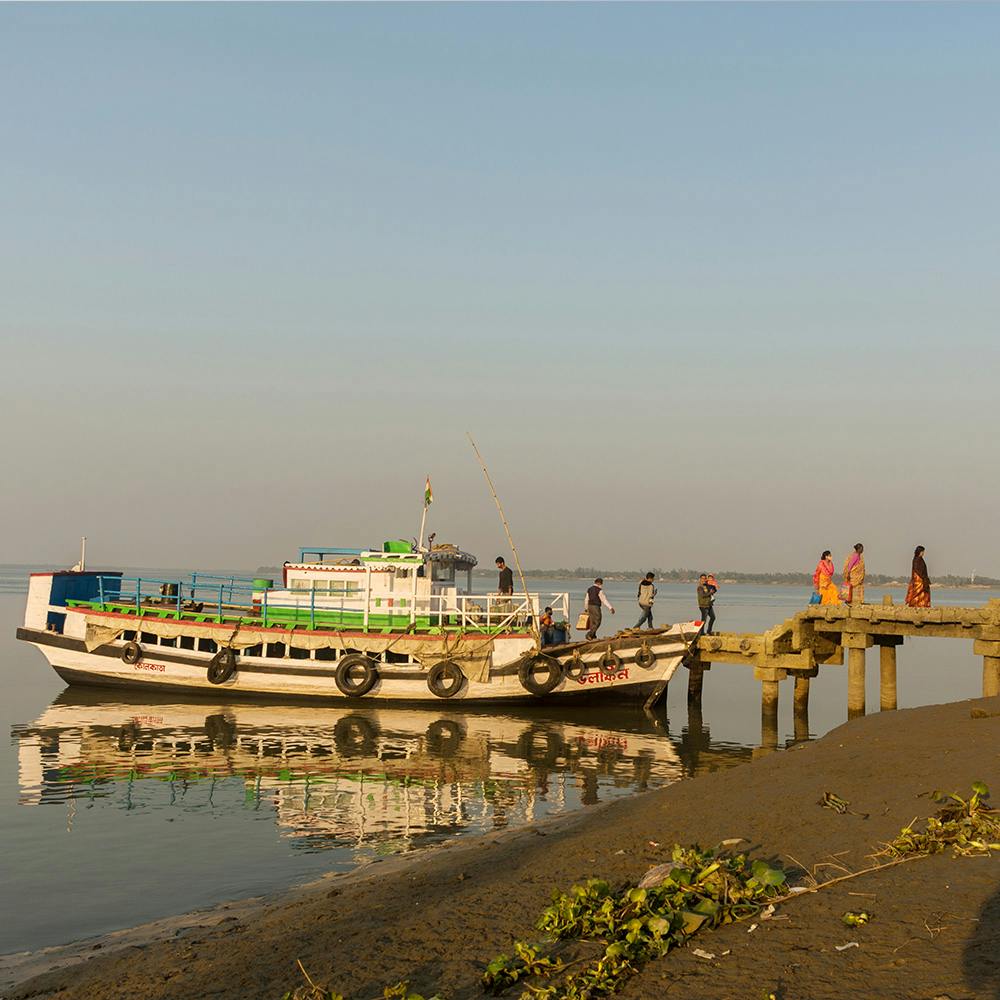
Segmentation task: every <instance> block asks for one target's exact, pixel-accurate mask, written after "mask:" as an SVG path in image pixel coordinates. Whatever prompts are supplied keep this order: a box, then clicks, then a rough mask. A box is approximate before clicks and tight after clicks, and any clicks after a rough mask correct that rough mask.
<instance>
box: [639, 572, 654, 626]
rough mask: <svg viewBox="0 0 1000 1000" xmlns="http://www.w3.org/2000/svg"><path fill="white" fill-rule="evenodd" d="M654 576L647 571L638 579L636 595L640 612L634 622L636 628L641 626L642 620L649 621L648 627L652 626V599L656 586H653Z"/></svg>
mask: <svg viewBox="0 0 1000 1000" xmlns="http://www.w3.org/2000/svg"><path fill="white" fill-rule="evenodd" d="M655 579H656V576H655V575H654V574H653V573H647V574H646V575H645V576H644V577H643V578H642V579H641V580H640V581H639V593H638V594H637V595H636V597H637V599H638V601H639V610H640V611H641V612H642V614H641V615H639V620H638V621H637V622H636V623H635V627H636V628H642V623H643V622H649V627H650V628H653V627H654V626H653V601H654V600H655V599H656V587H654V586H653V581H654V580H655Z"/></svg>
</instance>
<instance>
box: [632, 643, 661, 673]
mask: <svg viewBox="0 0 1000 1000" xmlns="http://www.w3.org/2000/svg"><path fill="white" fill-rule="evenodd" d="M654 663H656V653H654V652H653V651H652V650H651V649H650V648H649V645H648V644H647V643H645V642H644V643H643V644H642V645H641V646H640V647H639V648H638V649H637V650H636V651H635V665H636V666H637V667H642V668H643V669H644V670H648V669H649V668H650V667H651V666H653V664H654Z"/></svg>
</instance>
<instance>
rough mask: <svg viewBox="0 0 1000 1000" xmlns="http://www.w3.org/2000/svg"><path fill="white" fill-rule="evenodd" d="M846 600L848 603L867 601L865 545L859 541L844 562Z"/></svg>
mask: <svg viewBox="0 0 1000 1000" xmlns="http://www.w3.org/2000/svg"><path fill="white" fill-rule="evenodd" d="M844 591H845V594H844V600H845V601H847V603H848V604H864V603H865V547H864V546H863V545H862V544H861V542H858V543H857V544H856V545H855V546H854V551H853V552H852V553H851V554H850V555H849V556H848V557H847V561H846V562H845V563H844Z"/></svg>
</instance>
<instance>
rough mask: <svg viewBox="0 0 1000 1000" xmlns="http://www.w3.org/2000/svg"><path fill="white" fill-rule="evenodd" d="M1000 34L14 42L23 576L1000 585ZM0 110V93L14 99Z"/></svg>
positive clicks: (198, 31)
mask: <svg viewBox="0 0 1000 1000" xmlns="http://www.w3.org/2000/svg"><path fill="white" fill-rule="evenodd" d="M998 40H1000V7H997V6H995V5H984V6H979V5H961V4H959V5H946V4H940V5H939V4H915V5H910V4H889V5H881V4H880V5H753V4H745V5H744V4H732V5H731V4H705V5H695V4H690V5H687V4H678V5H592V6H576V5H537V6H531V5H511V6H501V5H443V6H435V5H412V6H410V5H392V4H390V5H369V6H364V5H360V6H355V5H305V6H298V5H291V6H282V5H267V4H261V5H174V6H171V5H60V4H52V5H4V6H0V82H2V84H3V87H4V91H5V92H6V93H7V94H8V95H11V98H10V99H9V100H8V102H7V106H6V108H5V110H4V112H3V120H4V134H5V152H4V157H3V158H2V159H0V204H2V207H3V214H4V221H5V225H4V227H3V231H2V232H0V263H2V268H0V289H2V301H3V303H4V308H3V311H2V313H0V335H2V336H3V338H4V343H5V351H4V361H5V363H4V365H3V367H2V369H0V373H2V374H0V418H2V421H3V427H4V434H3V437H2V438H0V441H2V449H3V451H2V454H3V457H4V459H5V466H6V470H7V477H6V481H5V484H4V490H3V491H2V495H0V561H3V562H9V563H27V564H41V563H59V564H66V565H69V564H72V563H73V562H75V560H76V558H77V551H78V545H79V537H80V535H83V534H86V535H87V536H88V538H89V549H88V556H89V560H90V561H91V562H92V563H93V564H95V565H130V566H136V565H150V566H155V565H163V566H167V565H202V566H215V567H219V566H233V567H248V568H252V567H253V566H254V565H274V564H280V563H281V562H282V561H283V560H284V559H286V558H289V557H290V556H292V555H293V554H294V553H295V552H296V551H297V549H298V547H299V546H300V545H344V546H354V545H358V546H361V545H369V544H378V543H380V542H381V541H382V540H383V539H386V538H391V537H405V538H410V537H412V536H414V535H415V534H416V532H417V529H418V526H419V523H420V512H421V502H422V497H423V486H424V478H425V476H426V475H427V474H430V476H431V480H432V484H433V487H434V495H435V503H434V504H433V506H432V507H431V509H430V514H429V518H428V525H427V530H428V531H435V532H437V539H438V541H452V542H454V543H456V544H458V545H460V546H461V547H462V548H465V549H468V550H470V551H472V552H474V553H476V554H477V555H478V557H479V559H480V562H481V563H483V564H488V563H489V562H491V561H492V559H493V557H494V556H495V555H496V554H498V553H503V554H505V555H506V554H508V549H507V546H506V543H505V540H504V535H503V531H502V529H501V526H500V523H499V520H498V518H497V515H496V511H495V508H494V507H493V503H492V500H491V498H490V496H489V494H488V492H487V490H486V487H485V484H484V482H483V477H482V474H481V472H480V470H479V468H478V466H477V465H476V462H475V459H474V456H473V455H472V453H471V450H470V448H469V446H468V443H467V441H466V440H465V432H466V431H467V430H469V431H471V432H472V433H473V435H474V436H475V438H476V440H477V442H478V444H479V446H480V448H481V449H482V451H483V454H484V457H485V458H486V460H487V462H488V463H489V467H490V471H491V473H492V474H493V477H494V479H495V481H496V485H497V489H498V491H499V493H500V496H501V498H502V500H503V502H504V505H505V509H506V513H507V515H508V518H509V520H510V524H511V529H512V531H513V535H514V538H515V541H516V543H517V545H518V549H519V552H520V555H521V561H522V564H523V565H524V566H525V567H539V566H550V567H557V566H560V565H568V566H577V565H595V566H605V567H615V566H619V567H636V566H662V567H668V566H691V567H697V566H709V567H723V568H724V569H726V570H730V571H747V572H750V571H760V572H765V571H771V570H774V571H792V570H796V569H798V570H804V571H811V570H812V567H813V566H814V565H815V562H816V559H817V557H818V555H819V553H820V551H822V550H823V549H824V548H829V549H832V550H833V552H834V557H835V561H836V562H837V564H838V566H839V565H840V564H841V563H842V561H843V558H844V555H845V553H846V552H847V550H848V549H849V548H850V546H851V545H852V544H853V543H854V542H855V541H858V540H861V541H863V542H864V543H865V547H866V559H867V563H868V567H869V569H870V570H871V571H872V572H876V573H878V572H886V573H902V572H904V571H905V570H906V568H907V567H908V566H909V560H910V558H911V556H912V553H913V548H914V546H915V545H917V544H921V545H925V546H926V547H927V561H928V565H929V567H930V571H931V575H932V576H933V575H934V574H935V573H936V572H937V573H941V574H944V573H955V574H963V575H964V574H969V573H971V572H972V571H973V570H975V571H976V572H977V573H980V574H982V575H988V576H1000V551H998V544H997V543H998V537H997V530H996V528H995V526H994V525H995V510H996V506H997V501H996V498H997V494H998V490H1000V468H998V466H997V462H996V460H995V459H996V454H997V446H996V443H995V440H994V436H995V428H996V420H995V417H996V403H995V400H996V397H997V390H996V386H995V378H996V376H995V373H996V371H997V370H998V362H1000V340H998V337H997V330H996V326H997V319H996V318H997V316H998V314H1000V285H998V282H997V280H996V274H997V272H998V270H1000V268H998V263H1000V253H998V251H1000V199H998V198H997V187H998V182H997V178H998V177H1000V134H998V132H997V130H996V129H995V128H991V127H989V124H988V123H989V122H990V121H992V120H994V118H995V109H996V105H997V98H998V97H1000V64H998V61H997V59H996V50H997V42H998ZM13 95H17V97H16V99H14V97H13Z"/></svg>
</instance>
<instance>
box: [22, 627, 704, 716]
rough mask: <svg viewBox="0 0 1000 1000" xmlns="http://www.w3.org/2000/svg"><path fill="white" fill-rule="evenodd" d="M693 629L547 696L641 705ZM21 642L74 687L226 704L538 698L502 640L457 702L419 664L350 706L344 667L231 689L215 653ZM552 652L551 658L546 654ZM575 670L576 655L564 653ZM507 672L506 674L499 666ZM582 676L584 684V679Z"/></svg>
mask: <svg viewBox="0 0 1000 1000" xmlns="http://www.w3.org/2000/svg"><path fill="white" fill-rule="evenodd" d="M697 632H698V626H697V625H695V624H694V623H692V622H689V623H684V624H681V625H675V626H673V627H672V628H670V629H669V630H664V631H661V632H658V633H656V634H655V635H653V636H650V637H649V639H648V640H646V645H645V647H644V646H643V643H642V641H641V637H639V636H636V637H635V640H634V642H633V640H632V637H625V639H624V640H623V639H622V637H617V638H616V639H614V640H598V641H596V642H593V643H587V644H586V645H583V646H578V647H577V649H576V652H575V654H573V660H572V662H573V669H572V671H570V673H571V674H572V676H569V675H564V676H563V677H562V678H561V679H560V681H559V683H558V684H557V685H556V686H555V687H554V688H553V689H552V690H551V691H549V692H547V693H546V694H545V695H544V696H543V697H544V698H546V699H558V700H562V699H568V698H578V699H580V698H587V697H593V696H598V697H600V698H601V699H602V700H603V699H605V698H609V697H625V698H633V699H638V698H640V697H642V696H643V695H644V694H646V693H647V692H649V691H651V690H652V689H653V688H655V687H656V686H657V685H658V684H660V683H662V682H664V681H669V680H670V678H671V677H672V676H673V674H674V672H675V671H676V669H677V667H678V666H679V665H680V663H681V661H682V659H683V658H684V655H685V654H686V652H687V649H688V646H689V645H690V643H691V641H692V640H693V639H694V637H695V636H696V635H697ZM18 637H19V638H21V639H23V640H25V641H27V642H29V643H31V644H32V645H34V646H36V647H37V648H38V649H39V650H40V651H41V653H42V654H43V655H44V656H45V658H46V659H47V660H48V662H49V663H50V664H51V666H52V667H53V669H54V670H55V671H56V672H57V673H58V674H59V675H60V677H62V678H63V679H64V680H65V681H67V683H70V684H86V685H97V686H101V687H115V688H131V689H142V690H146V691H160V692H188V693H194V694H203V695H212V696H215V697H218V696H219V695H220V694H222V693H224V694H225V696H226V697H234V696H235V697H249V698H275V697H278V698H295V699H299V698H309V699H322V700H331V701H343V702H350V703H360V702H365V701H371V700H376V701H401V702H427V703H432V704H437V705H441V704H442V703H443V702H445V701H447V703H448V704H449V705H455V704H458V703H461V702H524V701H536V700H538V699H539V696H538V695H536V694H534V693H532V692H530V691H528V690H527V689H526V688H525V687H524V686H523V685H522V683H521V681H520V679H519V675H518V671H517V669H516V661H517V659H519V658H520V657H521V656H522V655H523V654H525V653H527V652H528V651H530V650H531V648H532V647H533V641H532V640H531V639H530V638H525V637H511V638H507V639H499V640H497V647H496V650H495V653H494V667H493V668H492V669H491V671H490V674H489V679H488V680H486V681H477V680H472V679H469V680H467V681H466V683H464V684H463V685H462V687H461V689H460V690H459V691H458V692H457V693H456V694H455V695H453V696H451V697H449V698H447V699H444V698H442V697H439V696H437V695H435V694H433V693H432V692H431V691H430V690H429V688H428V685H427V672H426V671H425V670H423V669H422V668H421V667H420V666H419V665H418V664H393V663H384V664H383V663H379V664H378V673H379V678H378V680H377V681H376V683H375V685H374V687H373V688H372V689H371V690H370V691H369V692H368V693H366V694H365V695H364V696H363V697H361V698H355V697H349V696H347V695H345V694H343V693H342V692H341V691H340V690H339V688H338V687H337V685H336V683H335V680H334V675H335V673H336V662H335V661H326V660H316V659H295V658H278V657H252V658H250V657H242V656H241V657H239V658H238V666H237V669H236V672H235V673H234V674H233V675H232V677H230V678H229V679H228V680H226V681H225V682H224V683H222V684H213V683H211V682H210V681H209V680H208V665H209V663H210V662H211V660H212V655H211V654H209V653H200V652H197V651H193V650H184V649H176V648H161V647H158V646H157V645H152V646H151V647H146V646H144V645H143V646H142V647H141V648H142V655H141V657H140V659H139V660H138V662H135V663H127V662H125V660H124V659H123V658H122V652H123V650H124V648H125V645H126V644H125V643H124V642H123V641H121V640H118V641H115V642H113V643H108V644H107V645H105V646H102V647H100V648H98V649H95V650H93V651H92V652H88V651H87V650H86V648H85V646H84V643H83V641H82V639H78V638H74V637H71V636H66V635H60V634H54V633H48V632H44V631H40V630H34V629H28V628H23V629H20V630H19V632H18ZM612 645H613V646H614V652H615V654H616V656H617V657H618V660H619V663H617V664H616V665H615V669H614V670H613V671H610V672H608V671H607V670H605V669H604V668H602V667H601V665H600V663H601V661H602V658H603V657H604V656H605V655H606V653H607V650H608V649H609V648H610V646H612ZM644 648H645V649H646V650H647V651H651V652H652V653H653V654H654V658H653V662H652V663H651V664H650V665H649V666H640V665H639V664H638V663H637V662H636V659H635V658H636V654H637V653H639V652H640V650H642V649H644ZM544 652H548V650H545V651H544ZM557 656H559V658H560V659H561V661H562V662H564V663H565V662H567V661H568V658H569V654H557ZM498 664H499V665H498ZM578 675H579V676H578Z"/></svg>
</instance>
